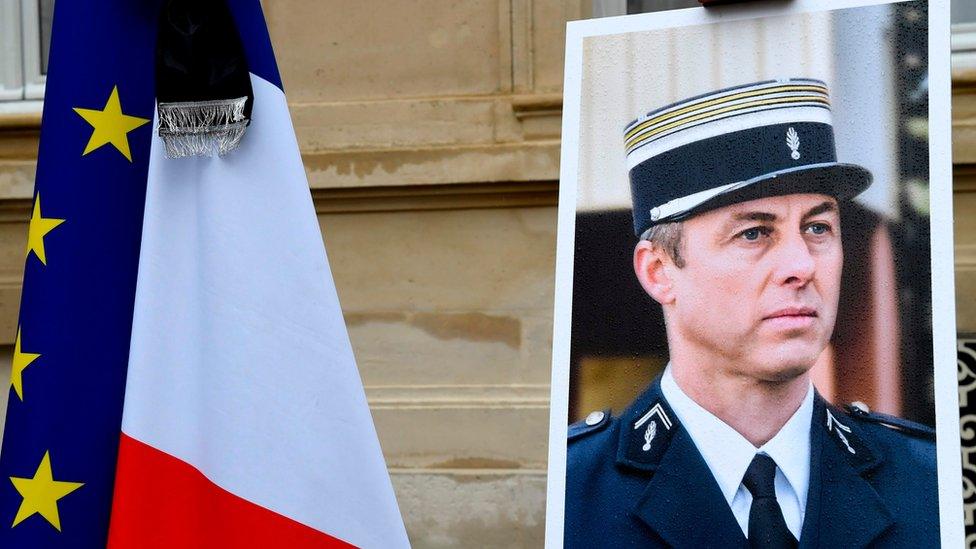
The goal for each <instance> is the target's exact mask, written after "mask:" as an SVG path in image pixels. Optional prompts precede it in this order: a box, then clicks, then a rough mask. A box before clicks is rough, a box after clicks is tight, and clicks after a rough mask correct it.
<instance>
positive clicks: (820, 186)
mask: <svg viewBox="0 0 976 549" xmlns="http://www.w3.org/2000/svg"><path fill="white" fill-rule="evenodd" d="M871 181H872V176H871V172H870V171H868V170H867V168H864V167H862V166H858V165H857V164H841V163H837V162H832V163H830V164H814V165H809V166H803V167H802V168H796V169H791V170H782V171H778V172H773V173H769V174H765V175H763V176H760V177H757V178H754V179H750V180H748V181H743V182H742V183H741V184H740V185H736V186H734V187H733V188H731V189H729V190H727V191H725V192H723V193H721V194H718V195H716V196H713V197H710V198H708V199H706V200H704V201H702V202H701V203H699V204H697V205H695V206H692V207H690V208H688V209H687V210H685V211H684V212H682V213H676V214H674V215H672V216H669V219H662V220H660V221H658V223H660V222H665V221H678V220H680V219H684V218H686V217H689V216H691V215H695V214H697V213H701V212H704V211H707V210H713V209H715V208H721V207H722V206H728V205H730V204H736V203H738V202H746V201H749V200H756V199H759V198H765V197H769V196H782V195H786V194H808V193H809V194H825V195H828V196H833V197H834V198H836V199H837V200H838V201H843V200H850V199H852V198H854V197H855V196H857V195H858V194H860V193H861V192H862V191H864V190H865V189H867V188H868V187H869V186H870V185H871Z"/></svg>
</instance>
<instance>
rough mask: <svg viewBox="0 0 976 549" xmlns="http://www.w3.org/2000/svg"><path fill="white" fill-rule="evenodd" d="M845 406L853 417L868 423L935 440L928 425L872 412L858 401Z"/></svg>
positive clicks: (932, 431)
mask: <svg viewBox="0 0 976 549" xmlns="http://www.w3.org/2000/svg"><path fill="white" fill-rule="evenodd" d="M846 408H847V411H848V413H849V414H850V416H851V417H853V418H855V419H858V420H861V421H865V422H868V423H877V424H880V425H884V426H885V427H888V428H889V429H893V430H895V431H900V432H902V433H905V434H908V435H912V436H914V437H918V438H924V439H927V440H933V441H934V440H935V429H933V428H931V427H929V426H928V425H922V424H921V423H915V422H914V421H909V420H907V419H902V418H900V417H897V416H892V415H888V414H882V413H880V412H872V411H870V410H868V407H867V406H865V405H864V404H862V403H860V402H854V403H852V404H848V405H847V406H846Z"/></svg>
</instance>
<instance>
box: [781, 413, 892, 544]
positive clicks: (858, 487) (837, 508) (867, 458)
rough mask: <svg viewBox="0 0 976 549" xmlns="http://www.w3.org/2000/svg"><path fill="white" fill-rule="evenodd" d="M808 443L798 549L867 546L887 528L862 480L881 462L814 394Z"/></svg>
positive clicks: (886, 516) (884, 512)
mask: <svg viewBox="0 0 976 549" xmlns="http://www.w3.org/2000/svg"><path fill="white" fill-rule="evenodd" d="M810 437H811V440H810V460H811V466H810V492H809V496H808V497H807V509H806V516H805V518H804V520H803V530H802V532H801V535H800V548H801V549H805V548H813V547H853V548H857V547H866V546H868V545H869V544H871V542H872V541H874V540H875V539H877V538H878V536H880V535H881V534H882V533H884V531H885V530H887V529H888V528H889V527H890V526H891V525H892V524H893V521H892V518H891V514H890V512H889V511H888V509H887V508H886V507H885V504H884V501H883V500H882V499H881V496H879V495H878V493H877V491H875V489H874V487H872V486H871V484H870V483H869V482H868V481H867V480H865V476H867V475H868V474H869V473H870V472H871V471H873V470H874V469H875V468H877V467H878V465H880V464H881V462H882V460H883V456H882V455H881V454H880V453H879V452H878V450H877V448H875V447H874V445H873V444H871V441H870V439H868V438H867V437H864V436H862V435H861V433H860V431H859V429H858V426H857V425H856V424H855V423H854V422H853V421H851V420H850V419H849V418H847V416H846V414H843V413H842V412H840V411H839V410H836V409H832V408H831V407H830V406H829V405H827V404H826V403H825V402H824V400H823V399H822V398H821V397H820V395H819V394H818V395H817V396H816V400H815V403H814V410H813V426H812V428H811V429H810Z"/></svg>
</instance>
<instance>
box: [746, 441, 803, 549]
mask: <svg viewBox="0 0 976 549" xmlns="http://www.w3.org/2000/svg"><path fill="white" fill-rule="evenodd" d="M775 477H776V462H775V461H773V458H771V457H769V456H767V455H765V454H756V457H754V458H752V463H750V464H749V468H748V469H746V474H745V476H744V477H743V478H742V484H743V485H745V487H746V489H747V490H749V493H751V494H752V507H750V508H749V546H750V547H752V548H753V549H759V548H763V549H780V548H790V549H795V548H796V546H797V541H796V538H794V537H793V534H792V533H791V532H790V529H789V528H787V527H786V520H785V519H784V518H783V510H782V509H780V507H779V502H778V501H776V488H775V485H774V483H773V479H774V478H775Z"/></svg>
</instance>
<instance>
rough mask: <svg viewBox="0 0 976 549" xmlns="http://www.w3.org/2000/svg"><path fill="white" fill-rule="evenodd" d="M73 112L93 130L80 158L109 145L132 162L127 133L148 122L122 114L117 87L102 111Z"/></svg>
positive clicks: (77, 109) (79, 110) (76, 110)
mask: <svg viewBox="0 0 976 549" xmlns="http://www.w3.org/2000/svg"><path fill="white" fill-rule="evenodd" d="M74 111H75V112H76V113H78V114H79V115H80V116H81V117H82V118H84V119H85V121H86V122H88V123H89V124H91V126H92V128H94V129H95V131H93V132H92V135H91V138H90V139H89V140H88V145H87V146H86V147H85V152H83V153H81V155H82V156H84V155H86V154H88V153H90V152H92V151H94V150H95V149H97V148H99V147H101V146H102V145H104V144H106V143H111V144H112V145H113V146H115V148H116V149H118V151H119V152H120V153H122V156H124V157H126V158H128V159H129V162H132V153H130V152H129V138H128V133H129V132H131V131H132V130H134V129H136V128H138V127H139V126H142V125H143V124H146V123H147V122H149V120H148V119H146V118H139V117H138V116H129V115H127V114H122V104H121V103H119V87H118V86H115V87H113V88H112V95H110V96H108V102H107V103H105V108H104V109H102V110H100V111H97V110H94V109H80V108H75V109H74Z"/></svg>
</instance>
